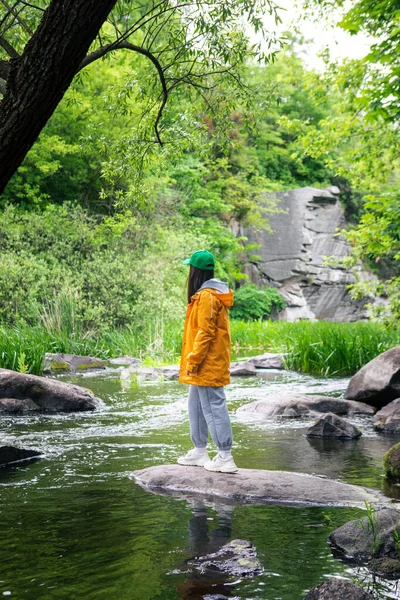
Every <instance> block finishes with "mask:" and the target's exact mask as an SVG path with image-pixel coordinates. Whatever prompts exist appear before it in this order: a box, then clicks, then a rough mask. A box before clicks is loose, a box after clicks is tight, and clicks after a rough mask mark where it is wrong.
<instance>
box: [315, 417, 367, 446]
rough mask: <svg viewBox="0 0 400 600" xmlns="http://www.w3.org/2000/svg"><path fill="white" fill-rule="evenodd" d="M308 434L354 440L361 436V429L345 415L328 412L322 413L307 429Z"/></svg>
mask: <svg viewBox="0 0 400 600" xmlns="http://www.w3.org/2000/svg"><path fill="white" fill-rule="evenodd" d="M306 436H307V437H317V438H335V439H343V440H354V439H357V438H359V437H360V436H361V431H360V430H359V429H358V428H357V427H354V425H352V424H351V423H349V421H346V419H343V417H339V416H338V415H334V414H333V413H327V414H325V415H321V416H320V417H319V419H317V421H316V422H315V423H314V425H312V426H311V427H309V428H308V429H307V433H306Z"/></svg>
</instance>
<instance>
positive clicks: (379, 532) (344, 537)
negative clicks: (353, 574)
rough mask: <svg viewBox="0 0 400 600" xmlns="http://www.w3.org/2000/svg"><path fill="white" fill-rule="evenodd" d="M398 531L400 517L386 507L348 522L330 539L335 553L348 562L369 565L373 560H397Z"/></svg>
mask: <svg viewBox="0 0 400 600" xmlns="http://www.w3.org/2000/svg"><path fill="white" fill-rule="evenodd" d="M395 531H397V532H398V533H400V514H399V512H398V511H397V510H394V509H391V508H384V509H383V510H377V511H376V512H374V511H372V512H371V513H370V514H369V515H368V516H366V517H363V518H362V519H357V520H355V521H349V522H348V523H345V524H344V525H342V526H341V527H339V528H338V529H336V530H335V531H334V532H333V533H331V535H330V536H329V538H328V540H329V543H330V545H331V547H332V549H333V550H334V551H335V553H337V554H339V555H340V556H342V557H344V558H347V559H352V560H356V561H360V562H366V561H369V560H371V558H374V557H382V556H386V557H390V558H396V557H397V544H396V541H395V537H396V534H395V533H394V532H395Z"/></svg>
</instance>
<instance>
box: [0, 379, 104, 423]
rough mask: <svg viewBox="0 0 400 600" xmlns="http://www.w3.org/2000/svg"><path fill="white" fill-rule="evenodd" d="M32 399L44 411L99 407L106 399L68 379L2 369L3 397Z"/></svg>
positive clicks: (0, 380)
mask: <svg viewBox="0 0 400 600" xmlns="http://www.w3.org/2000/svg"><path fill="white" fill-rule="evenodd" d="M1 397H3V398H12V399H15V400H22V401H23V402H25V399H27V398H28V399H29V402H28V406H30V407H32V404H31V403H32V402H34V403H35V405H37V406H38V407H39V409H40V410H41V411H44V412H75V411H83V410H95V409H96V408H100V407H101V406H102V405H103V403H102V401H101V400H100V399H99V398H96V396H94V394H93V393H92V392H91V391H90V390H88V389H86V388H82V387H80V386H78V385H73V384H71V383H64V382H62V381H57V380H55V379H50V378H48V377H39V376H37V375H27V374H25V373H17V372H16V371H10V370H8V369H0V398H1Z"/></svg>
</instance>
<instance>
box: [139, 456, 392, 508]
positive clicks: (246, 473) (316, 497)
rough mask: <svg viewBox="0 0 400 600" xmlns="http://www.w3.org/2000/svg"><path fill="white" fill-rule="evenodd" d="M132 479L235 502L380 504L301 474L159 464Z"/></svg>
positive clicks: (161, 489) (363, 492)
mask: <svg viewBox="0 0 400 600" xmlns="http://www.w3.org/2000/svg"><path fill="white" fill-rule="evenodd" d="M131 478H132V479H133V480H134V481H135V482H136V483H138V484H139V485H141V486H142V487H144V488H146V489H149V490H150V491H153V492H154V493H157V494H161V495H163V494H164V495H179V496H180V497H184V498H187V497H192V496H193V495H196V494H201V495H206V496H208V497H216V498H218V497H222V498H224V499H230V500H231V501H232V502H234V503H239V504H242V503H248V504H271V503H274V504H288V503H289V504H293V503H297V504H300V505H304V504H306V505H308V504H313V505H320V506H331V505H337V506H362V507H364V506H365V502H368V503H373V504H375V503H381V502H382V501H383V498H381V497H380V495H379V493H378V492H374V491H372V490H367V489H365V488H362V487H359V486H355V485H349V484H346V483H341V482H339V481H334V480H332V479H327V478H325V477H324V478H321V477H317V476H315V475H304V474H303V473H289V472H285V471H263V470H258V469H239V471H238V472H237V473H235V474H231V473H216V472H212V471H206V469H199V468H198V467H182V466H181V465H159V466H155V467H149V468H147V469H142V470H141V471H134V472H133V473H132V474H131Z"/></svg>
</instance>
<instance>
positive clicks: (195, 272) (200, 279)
mask: <svg viewBox="0 0 400 600" xmlns="http://www.w3.org/2000/svg"><path fill="white" fill-rule="evenodd" d="M213 277H214V269H213V270H212V271H205V270H204V269H198V268H197V267H193V266H192V265H190V271H189V276H188V280H187V291H188V304H190V299H191V297H192V296H193V294H195V293H196V292H197V290H199V289H200V288H201V286H202V285H203V283H204V282H205V281H208V280H209V279H212V278H213Z"/></svg>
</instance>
